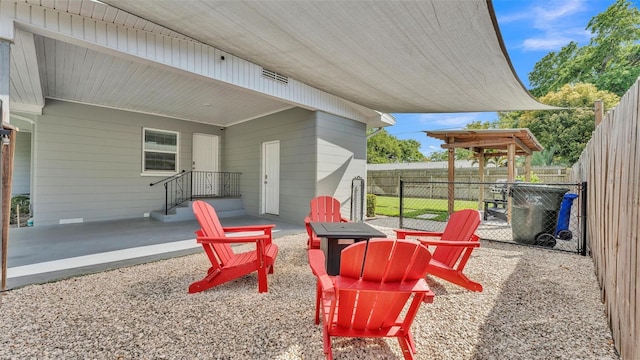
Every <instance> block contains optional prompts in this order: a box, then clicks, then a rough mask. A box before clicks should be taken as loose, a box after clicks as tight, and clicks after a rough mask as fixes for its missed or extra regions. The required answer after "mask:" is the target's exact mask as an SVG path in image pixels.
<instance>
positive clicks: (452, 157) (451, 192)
mask: <svg viewBox="0 0 640 360" xmlns="http://www.w3.org/2000/svg"><path fill="white" fill-rule="evenodd" d="M454 142H455V138H454V137H450V138H449V139H448V140H447V143H449V144H452V143H454ZM448 155H449V157H448V161H449V162H448V165H449V169H448V170H449V176H448V178H449V186H448V191H447V193H448V207H447V211H448V212H449V215H451V214H453V209H454V201H455V187H454V184H453V182H454V181H455V178H456V171H455V170H456V169H455V165H456V149H455V148H449V150H448Z"/></svg>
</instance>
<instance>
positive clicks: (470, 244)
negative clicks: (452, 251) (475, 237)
mask: <svg viewBox="0 0 640 360" xmlns="http://www.w3.org/2000/svg"><path fill="white" fill-rule="evenodd" d="M418 241H420V243H421V244H422V245H425V246H456V247H480V242H479V241H458V240H426V239H418Z"/></svg>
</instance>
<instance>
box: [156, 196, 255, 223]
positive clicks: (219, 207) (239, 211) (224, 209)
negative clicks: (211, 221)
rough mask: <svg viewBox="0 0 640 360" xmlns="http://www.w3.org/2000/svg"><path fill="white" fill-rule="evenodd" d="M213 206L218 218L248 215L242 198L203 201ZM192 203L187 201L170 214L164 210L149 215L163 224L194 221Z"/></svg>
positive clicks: (170, 211)
mask: <svg viewBox="0 0 640 360" xmlns="http://www.w3.org/2000/svg"><path fill="white" fill-rule="evenodd" d="M201 200H203V201H206V202H207V203H209V204H211V206H213V208H214V209H216V213H217V214H218V218H227V217H233V216H242V215H246V211H245V210H244V205H243V203H242V198H228V199H201ZM191 205H192V202H191V201H187V202H185V203H184V204H182V205H180V206H177V207H175V208H173V209H171V210H169V212H168V214H167V215H165V214H164V210H153V211H151V212H150V213H149V216H150V217H151V218H152V219H155V220H158V221H161V222H177V221H186V220H194V219H195V217H194V216H193V210H192V209H191Z"/></svg>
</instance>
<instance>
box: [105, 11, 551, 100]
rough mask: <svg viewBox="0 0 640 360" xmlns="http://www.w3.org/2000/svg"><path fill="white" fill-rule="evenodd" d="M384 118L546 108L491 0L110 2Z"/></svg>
mask: <svg viewBox="0 0 640 360" xmlns="http://www.w3.org/2000/svg"><path fill="white" fill-rule="evenodd" d="M103 2H104V3H107V4H109V5H111V6H114V7H116V8H118V9H122V10H125V11H127V12H129V13H132V14H135V15H137V16H139V17H142V18H144V19H146V20H149V21H152V22H153V23H156V24H159V25H162V26H163V27H166V28H168V29H171V30H173V31H175V32H178V33H180V34H183V35H185V36H188V37H191V38H194V39H196V40H199V41H201V42H203V43H206V44H209V45H211V46H214V47H216V48H219V49H221V50H223V51H226V52H229V53H231V54H233V55H235V56H239V57H241V58H244V59H246V60H249V61H251V62H253V63H256V64H258V65H261V66H263V67H265V68H268V69H270V70H273V71H275V72H277V73H280V74H283V75H285V76H289V77H291V78H294V79H296V80H298V81H301V82H303V83H306V84H307V85H310V86H313V87H315V88H318V89H321V90H324V91H326V92H328V93H332V94H335V95H338V96H340V97H342V98H345V99H347V100H349V101H352V102H354V103H356V104H360V105H363V106H366V107H368V108H370V109H374V110H378V111H381V112H385V113H401V112H404V113H441V112H467V111H469V112H471V111H473V112H476V111H501V110H528V109H529V110H530V109H548V108H549V107H546V106H544V105H542V104H540V103H538V102H537V101H535V99H533V98H532V97H531V96H530V94H529V93H528V92H527V91H526V89H525V88H524V87H523V85H522V83H521V82H520V80H519V79H518V77H517V75H516V74H515V72H514V70H513V68H512V66H511V63H510V60H509V57H508V55H507V53H506V50H505V47H504V44H503V42H502V38H501V36H500V32H499V30H498V26H497V22H496V18H495V14H494V11H493V7H492V5H491V1H490V0H448V1H442V0H431V1H294V0H282V1H240V0H238V1H217V0H191V1H188V2H182V1H174V0H153V1H152V0H139V1H129V0H103Z"/></svg>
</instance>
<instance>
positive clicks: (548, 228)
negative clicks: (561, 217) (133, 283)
mask: <svg viewBox="0 0 640 360" xmlns="http://www.w3.org/2000/svg"><path fill="white" fill-rule="evenodd" d="M567 191H569V189H566V188H560V187H553V186H547V185H531V184H513V186H512V187H511V191H510V195H511V197H512V206H511V211H512V212H511V232H512V234H513V241H515V242H517V243H521V244H528V245H541V246H547V247H554V246H555V245H556V239H555V230H556V224H557V222H558V212H559V211H560V204H561V203H562V199H563V197H564V194H565V193H566V192H567Z"/></svg>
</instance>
